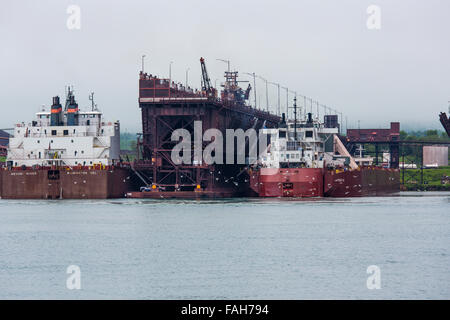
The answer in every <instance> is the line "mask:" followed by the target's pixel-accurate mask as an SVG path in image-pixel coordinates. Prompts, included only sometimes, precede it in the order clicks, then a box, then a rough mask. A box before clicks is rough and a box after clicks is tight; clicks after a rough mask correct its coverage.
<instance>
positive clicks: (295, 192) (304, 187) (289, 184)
mask: <svg viewBox="0 0 450 320" xmlns="http://www.w3.org/2000/svg"><path fill="white" fill-rule="evenodd" d="M250 186H251V189H252V190H253V191H254V192H256V193H257V195H258V196H259V197H301V198H306V197H322V196H323V170H322V169H316V168H286V169H277V168H261V169H259V170H258V171H257V172H251V173H250Z"/></svg>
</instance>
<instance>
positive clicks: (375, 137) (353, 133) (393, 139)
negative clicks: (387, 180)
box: [343, 122, 400, 168]
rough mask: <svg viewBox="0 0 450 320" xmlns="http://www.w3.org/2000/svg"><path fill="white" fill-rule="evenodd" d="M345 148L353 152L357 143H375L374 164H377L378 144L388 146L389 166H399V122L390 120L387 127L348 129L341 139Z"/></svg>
mask: <svg viewBox="0 0 450 320" xmlns="http://www.w3.org/2000/svg"><path fill="white" fill-rule="evenodd" d="M343 142H344V143H345V144H346V146H347V149H348V150H349V151H350V152H351V153H353V152H354V151H355V149H356V147H357V145H359V144H373V145H375V165H378V154H379V152H380V151H379V146H380V145H388V146H389V154H390V162H389V163H390V165H391V168H398V167H399V157H400V123H399V122H391V125H390V128H389V129H348V130H347V137H346V138H344V139H343Z"/></svg>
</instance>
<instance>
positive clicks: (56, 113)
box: [50, 96, 63, 126]
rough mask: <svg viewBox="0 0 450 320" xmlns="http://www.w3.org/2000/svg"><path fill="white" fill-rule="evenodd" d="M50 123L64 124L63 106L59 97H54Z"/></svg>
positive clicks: (55, 124)
mask: <svg viewBox="0 0 450 320" xmlns="http://www.w3.org/2000/svg"><path fill="white" fill-rule="evenodd" d="M50 113H51V115H50V125H51V126H61V125H63V119H62V106H61V103H60V102H59V97H58V96H56V97H53V104H52V106H51V108H50Z"/></svg>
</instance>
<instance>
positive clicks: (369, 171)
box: [250, 113, 400, 197]
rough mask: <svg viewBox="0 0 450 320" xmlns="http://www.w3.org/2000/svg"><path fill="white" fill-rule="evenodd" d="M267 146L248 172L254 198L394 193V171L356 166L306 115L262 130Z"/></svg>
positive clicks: (333, 135)
mask: <svg viewBox="0 0 450 320" xmlns="http://www.w3.org/2000/svg"><path fill="white" fill-rule="evenodd" d="M263 133H264V134H266V135H267V136H268V137H269V141H270V143H269V145H268V148H267V150H266V152H264V153H263V154H262V155H261V156H260V158H259V161H258V163H257V164H256V165H255V166H254V167H253V168H252V169H250V186H251V189H252V190H253V191H254V192H255V194H256V195H257V196H259V197H324V196H325V197H358V196H370V195H386V194H393V193H396V192H399V190H400V175H399V171H398V169H391V168H382V167H376V166H364V165H358V164H357V163H356V161H355V159H354V158H353V157H352V156H351V155H350V154H349V152H348V151H347V149H346V148H345V146H344V145H343V143H342V142H341V140H340V138H339V136H338V128H337V127H326V126H325V125H324V123H321V122H319V120H318V118H316V119H313V117H312V114H311V113H308V114H307V117H306V119H303V120H302V121H298V122H297V121H296V120H294V121H292V122H286V121H285V120H284V117H283V120H282V121H281V123H280V125H279V126H278V128H274V129H263Z"/></svg>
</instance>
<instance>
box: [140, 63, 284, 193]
mask: <svg viewBox="0 0 450 320" xmlns="http://www.w3.org/2000/svg"><path fill="white" fill-rule="evenodd" d="M201 63H202V67H203V64H204V60H203V61H202V60H201ZM202 71H203V68H202ZM203 72H206V68H205V69H204V71H203ZM236 76H237V72H236ZM203 79H205V80H204V81H205V82H206V83H204V85H203V86H202V90H200V91H198V90H192V89H190V88H185V87H184V86H183V85H181V84H176V83H175V82H173V81H172V82H171V81H170V80H169V79H160V78H158V77H156V76H152V75H148V74H146V73H143V72H141V73H140V78H139V107H140V109H141V113H142V136H141V137H140V138H139V139H138V147H139V152H138V154H139V155H140V157H139V158H138V160H137V161H135V162H134V164H133V169H134V170H135V172H136V174H137V175H138V176H139V177H140V178H141V180H142V181H143V185H146V186H147V187H148V188H149V189H150V190H148V191H151V192H149V193H158V192H159V193H160V192H179V193H180V194H181V193H183V194H184V195H185V193H186V192H197V193H198V192H200V193H205V194H210V195H212V196H232V195H236V194H237V193H240V192H244V190H248V185H247V186H246V185H245V183H246V182H248V179H245V178H244V176H245V175H243V174H242V173H243V168H244V165H226V164H224V165H218V164H214V165H207V164H205V163H204V162H201V163H194V162H192V163H191V164H180V165H177V164H175V163H174V162H173V161H172V159H171V152H172V149H173V147H174V146H175V145H176V144H177V143H178V141H171V136H172V132H173V131H174V130H176V129H186V130H188V131H189V133H190V134H191V136H192V145H191V146H192V149H193V144H194V142H193V140H194V138H193V137H194V121H201V123H202V131H203V132H202V134H203V133H204V132H205V131H206V130H207V129H209V128H216V129H219V130H220V131H221V132H222V134H223V136H224V137H225V130H226V129H238V128H241V129H243V130H247V129H248V128H254V129H257V130H258V129H260V128H262V127H264V126H266V127H273V126H275V125H276V124H277V123H278V122H279V121H280V118H279V117H278V116H275V115H273V114H271V113H268V112H265V111H262V110H258V109H256V108H254V107H251V106H248V105H246V104H245V100H246V99H248V92H249V88H247V90H246V91H244V90H242V89H241V88H240V87H239V86H238V85H237V81H236V77H234V78H233V79H234V80H233V82H229V81H227V82H225V84H224V85H223V87H224V90H223V91H222V94H221V98H220V99H219V98H217V93H216V89H215V88H212V87H211V86H210V84H209V78H208V77H207V74H206V75H205V74H204V77H203ZM207 144H209V142H206V143H205V142H204V143H203V148H204V147H205V146H206V145H207ZM191 154H192V156H193V154H194V152H192V153H191ZM223 159H226V157H225V155H223Z"/></svg>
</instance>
